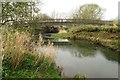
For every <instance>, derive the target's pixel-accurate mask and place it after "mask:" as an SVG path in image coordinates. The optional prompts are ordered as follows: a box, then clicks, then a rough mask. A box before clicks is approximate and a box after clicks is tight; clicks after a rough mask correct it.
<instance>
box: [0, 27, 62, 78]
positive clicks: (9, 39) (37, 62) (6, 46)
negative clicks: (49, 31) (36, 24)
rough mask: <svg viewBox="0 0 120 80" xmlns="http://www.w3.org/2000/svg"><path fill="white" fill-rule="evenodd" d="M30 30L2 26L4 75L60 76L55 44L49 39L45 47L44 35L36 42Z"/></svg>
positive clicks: (21, 76) (29, 76)
mask: <svg viewBox="0 0 120 80" xmlns="http://www.w3.org/2000/svg"><path fill="white" fill-rule="evenodd" d="M28 30H29V29H24V30H23V29H20V28H19V30H18V29H15V28H12V27H9V28H8V27H3V28H2V31H3V33H2V77H3V78H59V77H60V76H59V75H58V71H57V67H55V66H56V65H55V56H56V51H55V48H54V46H53V45H52V43H50V42H49V41H48V44H47V45H46V46H45V48H43V47H42V45H43V42H44V41H43V39H42V35H41V34H39V37H38V40H37V41H36V42H34V40H33V39H32V38H33V34H31V33H30V32H31V31H30V32H29V31H28Z"/></svg>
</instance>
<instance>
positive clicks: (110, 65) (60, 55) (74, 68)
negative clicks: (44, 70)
mask: <svg viewBox="0 0 120 80" xmlns="http://www.w3.org/2000/svg"><path fill="white" fill-rule="evenodd" d="M48 37H49V36H48ZM48 37H47V38H48ZM50 39H51V41H53V42H54V46H55V48H56V51H57V54H56V65H57V66H62V67H63V68H64V74H65V76H71V77H72V76H74V75H76V74H80V75H84V76H85V77H86V78H118V65H120V64H119V62H118V53H117V52H115V51H113V50H110V49H107V48H105V47H102V46H100V45H97V44H94V43H92V42H90V41H86V40H76V41H75V40H74V41H73V40H67V39H53V38H50Z"/></svg>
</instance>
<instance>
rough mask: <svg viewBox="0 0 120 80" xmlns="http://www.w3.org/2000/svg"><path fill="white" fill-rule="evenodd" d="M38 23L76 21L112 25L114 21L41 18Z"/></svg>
mask: <svg viewBox="0 0 120 80" xmlns="http://www.w3.org/2000/svg"><path fill="white" fill-rule="evenodd" d="M38 23H53V24H54V23H75V24H101V25H110V24H113V21H107V20H83V19H39V21H38Z"/></svg>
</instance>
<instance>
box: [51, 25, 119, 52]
mask: <svg viewBox="0 0 120 80" xmlns="http://www.w3.org/2000/svg"><path fill="white" fill-rule="evenodd" d="M119 32H120V28H118V27H112V26H96V25H80V26H75V27H72V28H70V29H68V30H67V33H61V34H59V33H58V34H54V35H52V37H54V38H68V39H86V40H90V41H92V42H95V43H97V44H100V45H102V46H105V47H108V48H110V49H113V50H116V51H119V45H120V42H119V40H120V38H119V37H118V35H119V34H120V33H119Z"/></svg>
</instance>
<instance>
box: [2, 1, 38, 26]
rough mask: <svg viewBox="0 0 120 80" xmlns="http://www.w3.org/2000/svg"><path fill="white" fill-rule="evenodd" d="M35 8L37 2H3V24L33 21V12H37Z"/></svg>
mask: <svg viewBox="0 0 120 80" xmlns="http://www.w3.org/2000/svg"><path fill="white" fill-rule="evenodd" d="M35 8H37V7H36V3H35V2H3V3H2V23H3V24H5V23H6V22H9V21H22V20H29V19H32V15H33V12H36V9H35Z"/></svg>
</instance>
